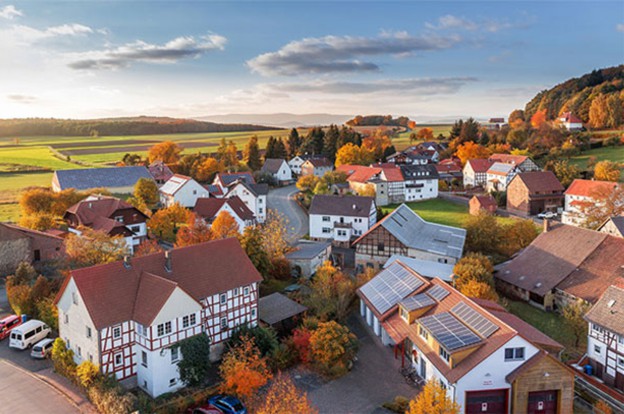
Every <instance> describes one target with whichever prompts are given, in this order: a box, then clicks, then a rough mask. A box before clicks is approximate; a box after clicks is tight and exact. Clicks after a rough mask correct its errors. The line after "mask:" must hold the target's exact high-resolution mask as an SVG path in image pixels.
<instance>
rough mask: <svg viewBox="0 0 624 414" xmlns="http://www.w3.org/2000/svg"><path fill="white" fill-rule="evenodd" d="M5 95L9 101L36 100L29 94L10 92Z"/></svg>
mask: <svg viewBox="0 0 624 414" xmlns="http://www.w3.org/2000/svg"><path fill="white" fill-rule="evenodd" d="M6 97H7V99H8V100H9V101H12V102H15V103H21V104H31V103H34V102H35V101H36V100H37V97H35V96H31V95H20V94H10V95H7V96H6Z"/></svg>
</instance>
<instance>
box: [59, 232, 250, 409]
mask: <svg viewBox="0 0 624 414" xmlns="http://www.w3.org/2000/svg"><path fill="white" fill-rule="evenodd" d="M261 281H262V276H261V275H260V274H259V273H258V271H257V270H256V268H255V267H254V265H253V264H252V263H251V261H250V260H249V258H248V257H247V255H246V254H245V251H244V250H243V249H242V247H241V246H240V244H239V242H238V240H236V239H224V240H214V241H210V242H207V243H202V244H197V245H194V246H188V247H182V248H177V249H173V250H169V251H167V252H165V253H155V254H150V255H147V256H142V257H136V258H132V259H130V258H126V260H124V261H119V262H114V263H109V264H103V265H97V266H92V267H86V268H82V269H76V270H72V271H71V272H70V274H69V276H68V277H67V278H66V279H65V281H64V283H63V286H62V287H61V290H60V292H59V294H58V295H57V298H56V301H55V302H56V305H57V308H58V323H59V337H60V338H62V339H63V340H64V341H65V343H66V345H67V347H68V348H69V349H71V350H72V351H73V352H74V360H75V362H76V363H78V364H79V363H81V362H83V361H91V362H93V363H94V364H96V365H97V366H99V367H100V371H101V372H102V373H103V374H105V375H112V376H113V377H114V378H116V379H117V380H119V381H122V383H123V384H124V385H126V386H128V387H134V386H138V387H140V388H141V389H142V390H144V391H145V392H146V393H147V394H149V395H150V396H152V397H157V396H159V395H161V394H165V393H169V392H174V391H176V390H178V389H180V388H182V387H183V386H184V384H183V382H182V381H181V380H180V374H179V372H178V367H177V365H178V362H179V361H180V360H181V359H182V358H184V355H182V354H181V351H180V348H179V347H177V346H176V345H177V344H178V343H179V341H182V340H183V339H186V338H189V337H191V336H194V335H198V334H202V333H204V334H205V335H208V338H209V339H210V357H211V359H213V360H216V359H218V358H219V356H220V354H221V352H222V350H223V347H224V344H225V342H226V341H227V340H228V338H229V337H230V335H231V333H232V331H233V330H234V329H235V328H236V327H237V326H239V325H243V324H250V325H251V326H256V325H257V323H258V285H259V283H260V282H261Z"/></svg>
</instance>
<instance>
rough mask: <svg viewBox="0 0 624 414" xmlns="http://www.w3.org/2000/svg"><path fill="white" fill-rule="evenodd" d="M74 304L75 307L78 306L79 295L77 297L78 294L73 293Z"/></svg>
mask: <svg viewBox="0 0 624 414" xmlns="http://www.w3.org/2000/svg"><path fill="white" fill-rule="evenodd" d="M72 302H73V303H74V305H77V304H78V295H76V292H72Z"/></svg>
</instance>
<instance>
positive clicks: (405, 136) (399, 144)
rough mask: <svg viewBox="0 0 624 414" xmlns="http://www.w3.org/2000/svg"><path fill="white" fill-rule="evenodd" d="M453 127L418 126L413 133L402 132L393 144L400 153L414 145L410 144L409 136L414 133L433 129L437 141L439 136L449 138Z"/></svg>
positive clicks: (446, 125)
mask: <svg viewBox="0 0 624 414" xmlns="http://www.w3.org/2000/svg"><path fill="white" fill-rule="evenodd" d="M452 126H453V125H451V124H444V125H442V124H440V125H437V124H436V125H425V124H423V125H416V129H415V130H412V131H405V132H402V133H401V134H399V135H398V136H397V137H396V138H393V139H392V144H394V147H395V148H396V149H397V150H398V151H400V150H403V149H405V148H407V147H409V146H410V145H412V143H410V140H409V136H410V134H411V133H412V132H418V131H419V130H420V129H421V128H431V129H433V137H434V141H435V140H436V138H437V136H438V135H439V134H442V135H446V136H448V134H449V132H451V128H452Z"/></svg>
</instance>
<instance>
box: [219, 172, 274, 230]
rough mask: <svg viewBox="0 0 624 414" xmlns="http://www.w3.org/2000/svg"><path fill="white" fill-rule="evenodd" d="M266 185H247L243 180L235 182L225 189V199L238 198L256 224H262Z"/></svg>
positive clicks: (264, 210)
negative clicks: (252, 216) (253, 217)
mask: <svg viewBox="0 0 624 414" xmlns="http://www.w3.org/2000/svg"><path fill="white" fill-rule="evenodd" d="M268 193H269V185H268V184H264V183H263V184H249V183H247V182H246V181H244V180H236V181H234V182H233V183H231V184H230V185H229V186H228V187H227V193H226V194H225V197H226V198H230V197H234V196H236V197H238V198H240V199H241V200H242V201H243V203H245V205H246V206H247V207H249V209H250V210H251V211H252V212H253V214H254V216H255V217H256V221H257V222H258V223H264V221H265V220H266V216H267V194H268Z"/></svg>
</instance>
